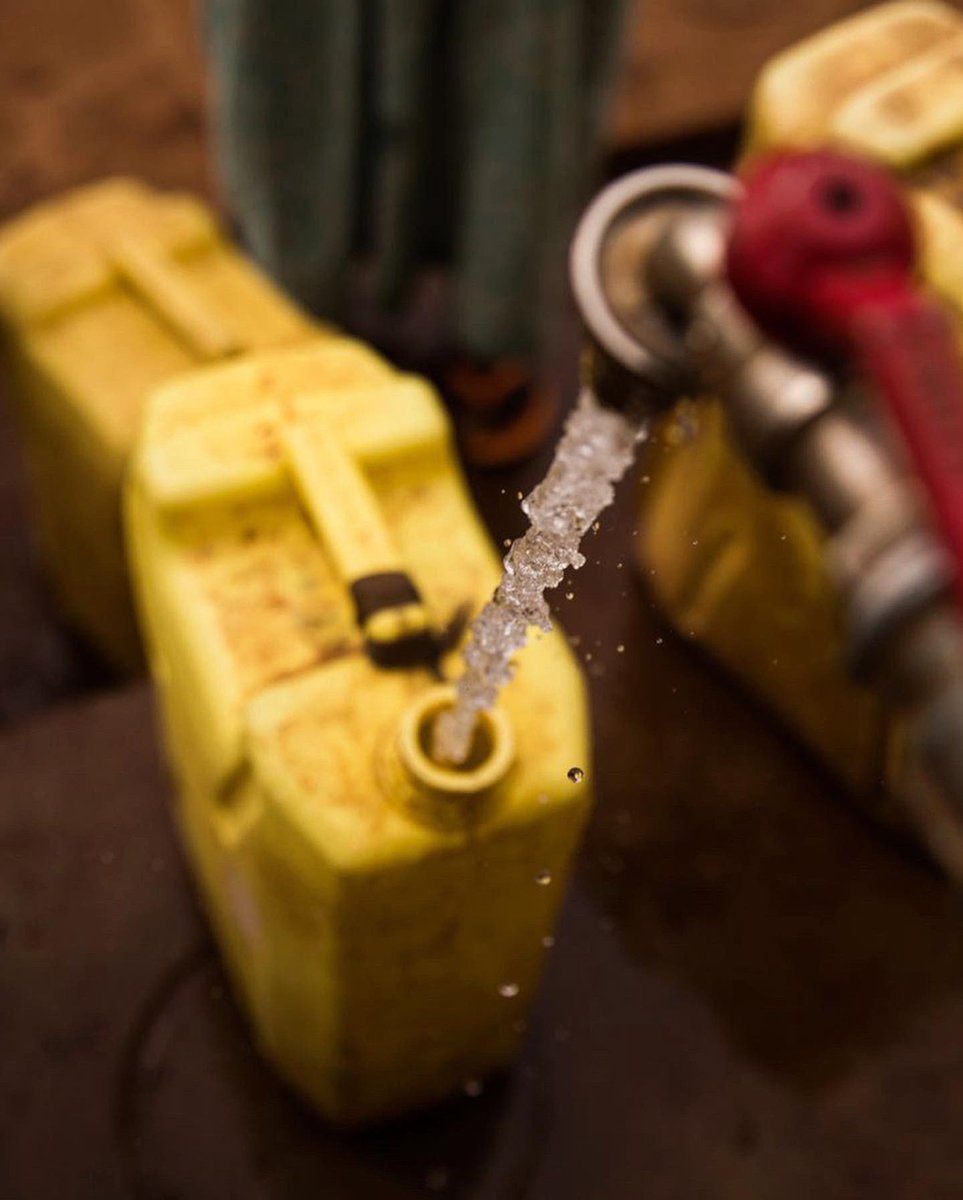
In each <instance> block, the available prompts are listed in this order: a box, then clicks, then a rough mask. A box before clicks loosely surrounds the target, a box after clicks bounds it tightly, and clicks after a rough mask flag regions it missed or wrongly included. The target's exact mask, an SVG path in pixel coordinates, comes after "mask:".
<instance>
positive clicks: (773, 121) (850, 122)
mask: <svg viewBox="0 0 963 1200" xmlns="http://www.w3.org/2000/svg"><path fill="white" fill-rule="evenodd" d="M961 80H963V17H961V15H960V13H958V12H957V11H955V10H954V9H952V8H950V7H949V6H947V5H944V4H940V3H935V2H933V0H918V2H917V0H900V2H898V3H894V4H884V5H879V6H877V7H873V8H871V9H869V10H868V11H866V12H863V13H860V14H858V15H856V16H854V17H851V18H849V19H847V20H845V21H842V22H840V23H839V24H838V25H835V26H832V27H830V28H829V29H827V30H825V31H823V32H822V33H819V34H817V35H815V36H814V37H812V38H810V39H808V40H807V41H805V42H803V43H801V44H800V45H798V46H796V47H792V48H790V49H789V50H787V51H785V52H784V53H782V54H780V55H779V56H778V57H776V58H775V59H774V60H773V61H772V62H771V63H770V64H769V65H768V66H767V67H766V68H765V70H764V71H763V72H762V74H761V76H760V78H759V81H758V84H757V87H756V89H755V93H754V96H753V100H752V104H751V109H750V119H749V123H748V141H747V153H748V154H753V153H756V152H761V151H765V150H769V149H775V148H778V147H782V148H802V147H806V146H813V145H826V144H831V145H835V146H839V147H840V148H843V149H846V150H849V151H855V152H856V153H861V154H864V155H866V156H867V157H870V158H873V159H875V160H877V161H879V162H881V163H883V164H885V165H887V166H889V167H890V168H892V169H893V170H895V171H897V172H899V173H900V174H901V175H902V177H903V178H904V179H905V181H906V183H907V184H908V185H909V187H910V188H911V193H912V196H913V201H914V205H915V208H916V212H917V215H918V218H919V223H920V232H921V237H922V244H923V261H924V269H925V274H926V276H927V279H928V281H929V282H930V283H931V285H932V286H934V287H935V288H936V289H937V290H938V291H940V292H941V293H942V295H943V296H944V297H945V298H946V299H947V300H948V301H949V302H950V305H951V307H952V308H953V310H954V311H955V312H956V313H957V314H960V315H961V316H963V213H961V203H963V85H961V83H960V81H961ZM654 442H655V446H656V449H654V450H653V455H652V463H651V467H650V473H651V482H650V483H649V484H648V485H646V486H645V487H644V489H643V491H642V494H641V507H642V528H643V533H644V537H643V539H642V544H641V551H640V557H641V565H642V568H643V571H644V574H645V577H646V579H647V580H648V581H649V582H651V584H652V585H653V587H654V590H655V592H656V595H657V597H658V599H659V600H660V602H661V604H662V606H663V607H664V609H665V611H666V612H667V614H668V615H669V617H670V618H671V620H672V621H673V623H674V624H675V625H676V626H677V627H678V628H680V629H681V630H683V631H684V632H685V633H686V634H687V635H690V634H691V635H694V636H695V637H696V639H697V640H699V641H700V642H701V643H702V644H703V645H704V646H705V647H706V648H707V649H708V650H709V651H710V652H711V653H712V654H713V655H715V656H716V657H717V658H718V659H719V660H720V661H721V662H722V663H723V664H724V665H725V666H726V668H727V669H729V670H730V671H731V672H733V673H734V674H735V675H736V676H737V677H738V678H740V679H741V680H742V681H744V682H745V683H747V684H748V685H749V686H750V687H751V688H752V689H753V690H754V691H755V692H757V693H758V694H760V695H761V696H762V697H763V698H764V699H765V701H766V702H767V703H768V704H769V705H770V706H771V707H772V708H773V709H774V710H775V711H776V712H777V713H778V714H779V715H780V716H781V717H782V718H783V719H784V720H785V721H786V722H787V723H788V724H789V725H790V726H791V727H792V728H793V729H794V730H795V731H796V732H797V733H798V735H799V736H800V738H801V740H802V741H803V742H805V743H806V744H808V745H809V746H810V747H811V748H812V749H814V750H815V751H816V752H817V754H818V755H819V756H820V757H821V758H822V759H823V761H824V762H826V763H827V765H828V766H829V767H830V768H831V769H832V770H833V771H834V772H835V773H836V774H837V776H839V777H840V778H841V779H842V780H844V781H845V782H846V783H847V784H848V785H849V786H850V787H851V788H852V790H853V792H854V794H856V795H857V796H860V797H862V798H863V800H864V801H865V802H866V803H867V804H868V805H869V806H870V807H871V809H872V811H873V812H874V813H875V814H876V815H878V816H883V817H884V818H885V819H887V820H893V819H897V818H896V817H895V816H894V810H893V808H892V806H891V803H890V802H889V801H888V800H885V799H884V798H883V796H881V795H880V794H879V788H880V784H882V783H884V782H885V781H886V780H887V779H888V778H889V779H892V778H895V777H896V773H897V772H898V770H899V760H900V734H899V729H898V727H897V725H896V723H895V722H894V721H893V720H892V719H891V717H890V715H889V714H888V713H887V712H886V711H885V710H884V708H883V706H882V704H881V703H880V702H879V701H878V700H877V698H876V697H875V695H873V694H872V693H870V692H869V691H868V690H866V689H864V688H861V687H859V686H857V685H856V684H854V683H852V682H851V681H849V680H848V679H847V677H846V674H845V666H844V653H845V648H844V639H843V635H842V629H841V619H840V614H839V611H838V601H837V597H836V592H835V588H834V587H833V585H832V582H831V581H830V579H829V578H828V575H827V573H826V568H825V565H824V558H823V553H822V534H821V532H820V531H819V530H818V528H817V525H816V521H815V519H814V517H813V516H812V514H811V513H810V511H809V509H808V507H807V506H806V505H805V503H803V502H800V501H798V500H794V499H787V498H783V497H778V496H776V495H775V494H774V493H772V492H771V491H768V490H767V489H766V488H765V486H764V485H763V484H762V483H760V482H759V481H758V479H757V478H756V477H755V476H754V475H753V474H752V473H751V471H750V469H749V468H748V467H747V466H746V465H745V464H744V462H743V460H742V459H741V457H740V455H739V453H738V451H737V450H736V449H734V448H733V447H732V445H731V444H730V441H729V437H728V433H727V429H726V422H725V414H724V413H723V412H722V410H721V408H720V407H719V406H718V405H713V404H710V405H709V406H708V408H707V409H706V410H705V412H704V414H703V416H702V418H701V419H700V421H699V422H698V425H697V426H696V430H695V433H694V435H693V436H691V437H683V436H679V426H678V423H677V422H676V421H675V420H674V419H673V418H669V420H668V421H667V423H666V425H665V427H664V428H663V429H662V431H661V436H660V437H659V438H656V439H654Z"/></svg>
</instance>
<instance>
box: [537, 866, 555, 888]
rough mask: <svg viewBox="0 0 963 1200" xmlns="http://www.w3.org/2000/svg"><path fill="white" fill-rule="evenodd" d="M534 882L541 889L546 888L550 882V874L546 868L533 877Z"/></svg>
mask: <svg viewBox="0 0 963 1200" xmlns="http://www.w3.org/2000/svg"><path fill="white" fill-rule="evenodd" d="M535 882H536V883H537V884H539V885H540V886H541V887H548V885H549V884H550V883H551V882H552V872H551V871H549V870H548V868H547V867H546V868H544V869H543V870H541V871H539V873H538V874H537V875H536V876H535Z"/></svg>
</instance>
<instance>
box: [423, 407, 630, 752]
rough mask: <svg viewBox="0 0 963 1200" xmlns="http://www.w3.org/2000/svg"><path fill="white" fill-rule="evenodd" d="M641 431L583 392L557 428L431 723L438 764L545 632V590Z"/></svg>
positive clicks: (608, 497) (466, 740)
mask: <svg viewBox="0 0 963 1200" xmlns="http://www.w3.org/2000/svg"><path fill="white" fill-rule="evenodd" d="M645 434H646V431H645V429H644V428H640V427H639V426H638V425H635V424H633V423H632V422H630V421H629V420H627V419H626V418H625V417H623V416H621V415H620V414H619V413H616V412H612V411H610V410H609V409H606V408H602V407H601V406H600V405H599V404H598V402H597V401H596V399H595V397H594V395H593V394H592V392H591V391H589V390H587V389H586V390H583V392H582V394H581V395H580V396H579V399H578V403H577V404H576V406H575V408H574V409H573V410H572V412H571V414H570V416H569V418H568V420H567V421H566V423H565V429H564V431H563V433H562V437H561V439H560V440H559V443H558V447H557V448H556V451H555V458H554V459H553V461H552V465H551V466H550V467H549V469H548V473H547V475H546V476H545V478H544V479H543V480H542V482H541V483H540V484H539V485H538V486H537V487H536V488H535V489H534V491H532V492H531V493H530V494H529V495H528V496H527V497H526V498H525V499H524V500H523V501H522V510H523V511H524V513H525V515H526V516H527V517H528V519H529V522H530V525H529V528H528V529H527V530H526V532H525V533H524V534H523V535H522V536H521V537H520V538H517V539H516V540H515V541H514V542H513V543H512V546H511V548H510V549H509V551H508V553H507V554H506V555H505V560H504V563H505V574H504V576H503V578H502V581H501V583H500V584H499V585H498V587H497V589H496V590H495V594H494V595H493V596H492V598H491V600H489V602H488V603H487V604H486V605H485V607H484V608H483V609H482V611H481V612H480V613H479V614H478V616H477V617H476V618H475V620H474V622H473V623H472V627H471V638H470V641H469V642H468V644H467V646H466V647H465V652H464V657H465V672H464V674H463V675H462V677H461V678H460V679H459V681H458V684H457V699H456V703H455V705H454V706H453V707H452V708H451V709H449V710H448V711H447V712H444V713H442V715H441V716H440V717H439V718H438V720H437V721H436V723H435V728H434V733H433V744H432V753H433V755H434V757H435V758H436V759H437V760H438V761H440V762H448V763H452V764H459V763H463V762H464V761H465V759H466V758H467V757H468V753H469V751H470V749H471V743H472V735H473V733H474V730H475V723H476V721H477V719H478V714H479V712H482V711H483V710H485V709H489V708H491V707H492V706H493V705H494V704H495V702H496V700H497V699H498V693H499V690H500V689H501V688H502V687H504V685H505V684H506V683H508V681H509V680H510V679H511V678H512V676H513V674H514V667H513V664H512V659H513V657H514V656H515V654H517V652H518V651H519V650H520V649H521V648H522V647H523V646H524V645H525V642H526V641H527V639H528V630H529V629H530V628H531V627H532V626H537V627H538V628H539V629H544V630H545V631H546V632H547V631H548V630H550V629H551V628H552V618H551V612H550V611H549V607H548V602H547V600H546V599H545V593H546V592H547V591H549V590H550V589H551V588H555V587H558V585H559V584H560V583H561V581H562V577H563V575H564V574H565V572H566V570H567V569H568V568H569V567H574V568H576V569H577V568H578V567H581V566H582V564H583V563H584V562H585V557H584V555H583V554H582V553H581V552H580V550H579V545H580V543H581V541H582V538H583V537H584V536H585V534H586V533H587V532H588V530H589V529H590V528H591V527H592V525H594V524H595V522H596V520H597V519H598V516H599V514H600V513H601V512H602V511H603V509H605V508H607V507H608V505H609V504H611V502H612V497H613V495H614V485H615V484H616V483H617V482H618V481H619V480H620V479H621V478H622V476H623V475H624V474H625V472H626V470H627V469H628V467H629V464H630V463H631V462H632V460H633V458H634V457H635V448H636V445H637V443H638V442H639V441H641V440H643V439H644V438H645Z"/></svg>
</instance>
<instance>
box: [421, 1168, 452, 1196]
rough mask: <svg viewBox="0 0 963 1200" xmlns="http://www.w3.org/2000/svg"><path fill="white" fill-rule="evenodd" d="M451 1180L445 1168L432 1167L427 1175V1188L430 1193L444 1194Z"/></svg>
mask: <svg viewBox="0 0 963 1200" xmlns="http://www.w3.org/2000/svg"><path fill="white" fill-rule="evenodd" d="M450 1179H451V1176H450V1175H449V1174H448V1172H447V1170H446V1169H445V1168H444V1167H432V1168H431V1170H430V1171H428V1172H427V1173H426V1174H425V1186H426V1187H427V1188H428V1190H429V1191H430V1192H443V1191H444V1190H445V1188H446V1187H447V1186H448V1184H449V1181H450Z"/></svg>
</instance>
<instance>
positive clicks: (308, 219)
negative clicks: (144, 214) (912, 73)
mask: <svg viewBox="0 0 963 1200" xmlns="http://www.w3.org/2000/svg"><path fill="white" fill-rule="evenodd" d="M622 6H623V0H206V4H205V21H206V37H207V45H208V49H209V54H210V59H211V67H212V78H213V87H214V113H215V120H214V126H215V131H216V142H217V147H218V155H219V161H220V167H221V173H222V178H223V180H224V183H225V187H226V191H227V199H228V202H229V204H230V206H231V208H232V211H233V214H234V215H235V217H236V218H237V220H238V221H239V222H240V225H241V229H242V232H243V234H244V236H245V237H246V239H247V241H248V243H249V245H250V247H251V249H252V250H253V252H254V253H255V254H256V255H257V256H258V258H260V259H261V261H262V262H263V263H264V264H265V265H266V266H267V267H268V269H269V270H271V271H272V272H273V273H274V274H275V275H276V276H277V277H278V278H279V279H280V280H281V282H282V283H283V284H284V285H285V286H286V287H288V288H289V289H290V290H291V291H292V292H293V293H294V294H295V295H297V296H298V297H299V298H300V299H301V300H302V301H304V302H305V303H307V304H309V305H310V306H311V307H312V308H313V309H314V310H315V311H317V312H319V313H321V314H322V315H325V316H329V317H331V318H334V319H337V318H338V316H339V314H340V310H341V305H342V302H343V297H344V289H345V283H346V277H347V268H348V264H349V262H351V261H352V260H354V259H355V258H356V256H357V255H358V254H359V253H363V254H365V255H366V256H367V257H368V258H369V259H370V260H371V261H372V262H373V263H374V267H375V271H376V277H377V286H378V296H379V300H380V302H381V303H382V304H383V305H384V306H385V307H389V308H390V307H398V306H400V305H402V304H403V302H404V299H405V297H406V295H407V293H408V289H409V286H410V284H411V282H412V280H413V278H414V277H415V276H416V275H417V273H418V271H419V270H420V269H421V268H422V267H424V266H425V264H426V263H431V262H435V261H444V262H446V263H447V264H449V266H450V267H451V268H452V270H453V277H454V282H455V292H454V304H453V311H452V314H451V319H452V325H453V327H452V329H451V331H450V333H451V336H452V338H453V340H454V341H455V343H456V344H457V345H458V347H459V348H460V349H462V350H463V351H465V352H467V353H468V354H470V355H472V356H474V357H476V358H479V359H482V360H489V359H495V358H498V357H500V356H504V355H508V354H522V355H532V354H534V353H537V352H538V351H539V349H540V348H542V347H543V345H544V341H545V339H546V338H550V337H551V336H552V335H553V333H554V327H555V323H556V321H557V318H558V314H559V313H560V311H561V310H562V309H563V306H564V299H565V294H566V283H565V269H566V257H567V249H568V241H569V238H570V236H571V233H572V229H573V225H574V222H575V220H576V218H577V215H578V211H579V208H580V206H581V204H582V202H583V200H584V199H585V195H586V189H587V186H588V184H589V182H590V179H591V171H592V168H593V166H594V163H595V158H596V155H597V151H598V146H599V133H600V123H601V122H600V119H601V116H602V114H603V104H604V99H605V92H606V83H607V80H608V78H609V76H610V75H611V73H612V72H611V67H612V63H613V61H614V59H615V53H614V50H615V48H616V45H617V42H618V36H617V35H618V28H619V24H620V21H619V15H620V10H621V8H622Z"/></svg>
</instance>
